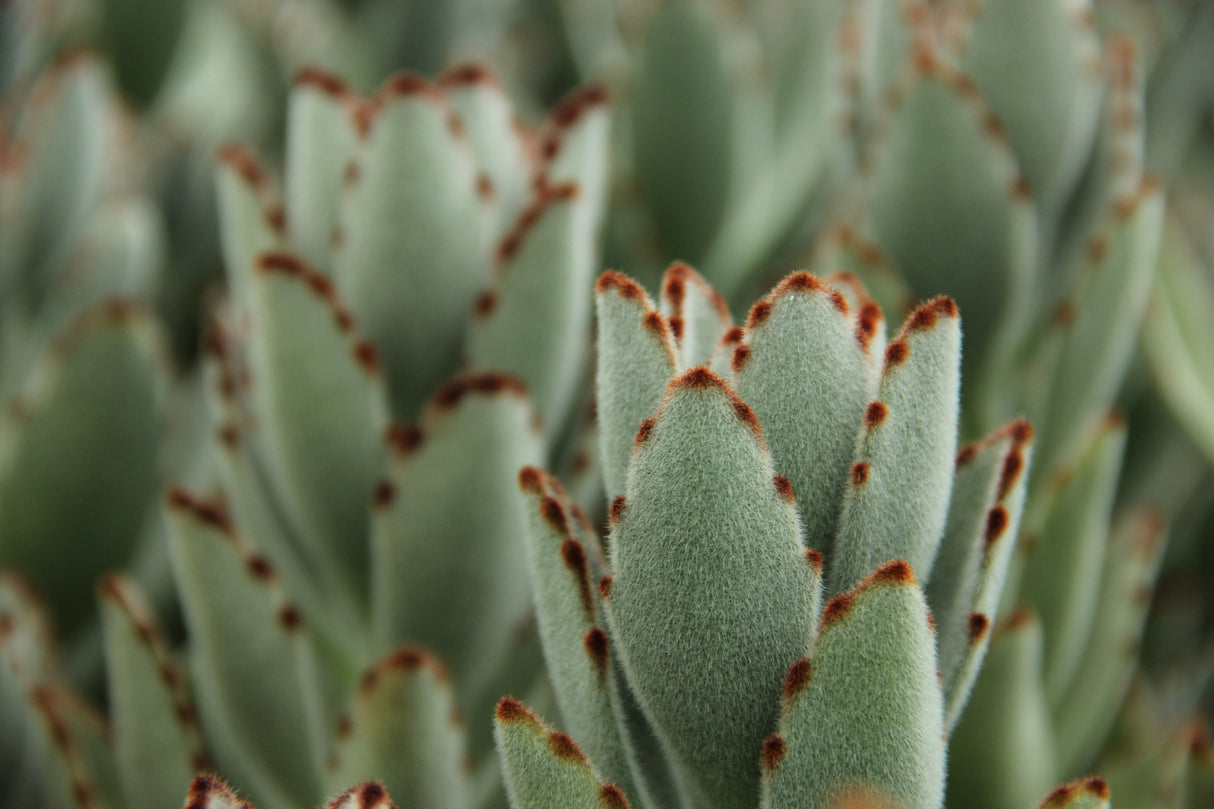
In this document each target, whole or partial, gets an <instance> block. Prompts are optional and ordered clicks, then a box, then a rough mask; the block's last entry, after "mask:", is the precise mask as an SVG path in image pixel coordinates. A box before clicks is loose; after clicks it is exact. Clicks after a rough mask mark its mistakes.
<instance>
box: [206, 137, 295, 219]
mask: <svg viewBox="0 0 1214 809" xmlns="http://www.w3.org/2000/svg"><path fill="white" fill-rule="evenodd" d="M216 159H217V160H218V161H219V162H220V163H223V164H225V165H227V166H229V167H230V168H231V169H232V170H233V171H235V172H236V173H237V174H238V175H239V176H240V178H241V179H242V180H244V181H245V182H246V183H248V184H249V185H250V186H251V187H252V188H253V190H254V191H256V192H257V196H258V198H259V199H260V201H261V206H262V215H263V216H264V217H265V220H266V224H267V225H269V227H270V230H272V231H273V232H274V233H277V234H278V235H279V236H281V235H283V234H285V233H286V232H287V214H286V211H285V210H284V209H283V207H282V204H281V203H279V202H278V201H277V200H276V199H275V197H274V184H273V183H272V182H271V181H270V175H269V174H268V173H267V172H266V170H265V169H263V168H262V167H261V163H260V162H258V160H257V158H256V156H254V154H253V153H252V152H250V151H249V150H248V149H246V148H245V147H243V146H241V145H240V144H238V143H226V144H224V145H223V146H221V147H220V149H219V152H218V153H217V154H216Z"/></svg>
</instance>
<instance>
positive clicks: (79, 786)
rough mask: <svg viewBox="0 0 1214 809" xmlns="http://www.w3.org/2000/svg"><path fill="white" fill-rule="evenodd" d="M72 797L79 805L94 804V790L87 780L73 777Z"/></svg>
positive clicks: (87, 805)
mask: <svg viewBox="0 0 1214 809" xmlns="http://www.w3.org/2000/svg"><path fill="white" fill-rule="evenodd" d="M72 798H73V799H74V800H75V801H76V805H77V806H82V807H89V806H92V805H93V790H92V789H90V788H89V785H88V784H86V783H85V782H83V781H81V780H79V779H76V778H73V779H72Z"/></svg>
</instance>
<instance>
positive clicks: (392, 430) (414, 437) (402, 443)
mask: <svg viewBox="0 0 1214 809" xmlns="http://www.w3.org/2000/svg"><path fill="white" fill-rule="evenodd" d="M387 437H388V444H389V445H390V446H391V447H392V449H393V450H395V451H396V452H398V453H399V454H401V455H408V454H409V453H411V452H413V451H414V450H416V449H417V448H418V447H420V446H421V445H422V441H423V439H424V437H423V435H422V431H421V428H420V427H418V426H417V425H414V424H393V425H391V426H389V427H388V434H387Z"/></svg>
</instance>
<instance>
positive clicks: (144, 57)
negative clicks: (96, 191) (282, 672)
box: [97, 0, 188, 805]
mask: <svg viewBox="0 0 1214 809" xmlns="http://www.w3.org/2000/svg"><path fill="white" fill-rule="evenodd" d="M187 5H188V4H187V3H186V0H165V2H160V3H151V4H148V3H140V2H137V0H103V2H100V3H98V4H97V12H98V13H97V22H98V29H99V34H100V39H101V43H102V44H103V45H104V47H105V51H106V54H107V55H108V56H109V58H110V60H111V61H112V63H113V65H114V70H115V72H116V73H117V74H118V81H119V83H120V84H121V85H122V88H123V90H125V91H126V93H127V94H128V95H130V96H131V97H132V98H134V99H135V100H136V101H138V102H139V103H140V104H142V105H147V104H149V103H150V102H151V101H152V99H153V98H155V96H156V92H157V90H159V89H160V82H161V80H162V79H163V78H164V75H165V73H166V72H168V68H169V65H170V64H171V63H172V61H173V56H174V54H175V49H176V47H177V43H178V42H179V41H180V37H181V29H182V26H183V24H184V22H185V19H186V6H187ZM178 791H180V787H178ZM166 805H167V804H166Z"/></svg>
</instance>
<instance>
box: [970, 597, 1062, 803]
mask: <svg viewBox="0 0 1214 809" xmlns="http://www.w3.org/2000/svg"><path fill="white" fill-rule="evenodd" d="M1041 660H1042V636H1041V625H1040V624H1039V623H1038V622H1037V618H1036V616H1035V615H1033V614H1032V613H1031V612H1030V611H1028V610H1018V611H1017V612H1015V613H1014V614H1013V615H1012V616H1011V617H1009V618H1008V619H1007V621H1006V622H1005V623H1004V624H1002V625H1000V626H998V627H996V628H995V631H994V633H993V637H992V639H991V647H990V652H989V654H987V657H986V663H985V665H984V666H983V669H982V674H981V676H980V677H979V678H978V682H977V683H976V684H975V686H974V690H973V693H972V694H971V695H970V700H969V705H968V707H967V708H966V710H965V714H964V715H963V716H962V718H961V722H960V724H958V725H957V729H956V730H955V731H954V732H953V736H952V739H951V740H950V742H949V759H950V761H949V768H948V769H949V780H948V803H949V806H950V807H962V806H984V807H989V808H990V809H1024V807H1026V806H1032V805H1033V802H1034V801H1037V800H1039V799H1040V797H1041V795H1042V794H1044V793H1045V792H1046V790H1048V789H1049V788H1050V785H1051V784H1054V783H1057V782H1056V780H1055V779H1056V778H1057V773H1056V768H1057V759H1056V758H1055V756H1054V753H1053V750H1054V743H1053V734H1052V731H1051V728H1050V712H1049V707H1048V705H1047V703H1046V698H1045V691H1044V689H1043V688H1042V684H1041ZM992 728H998V732H997V733H992V732H991V730H992Z"/></svg>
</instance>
